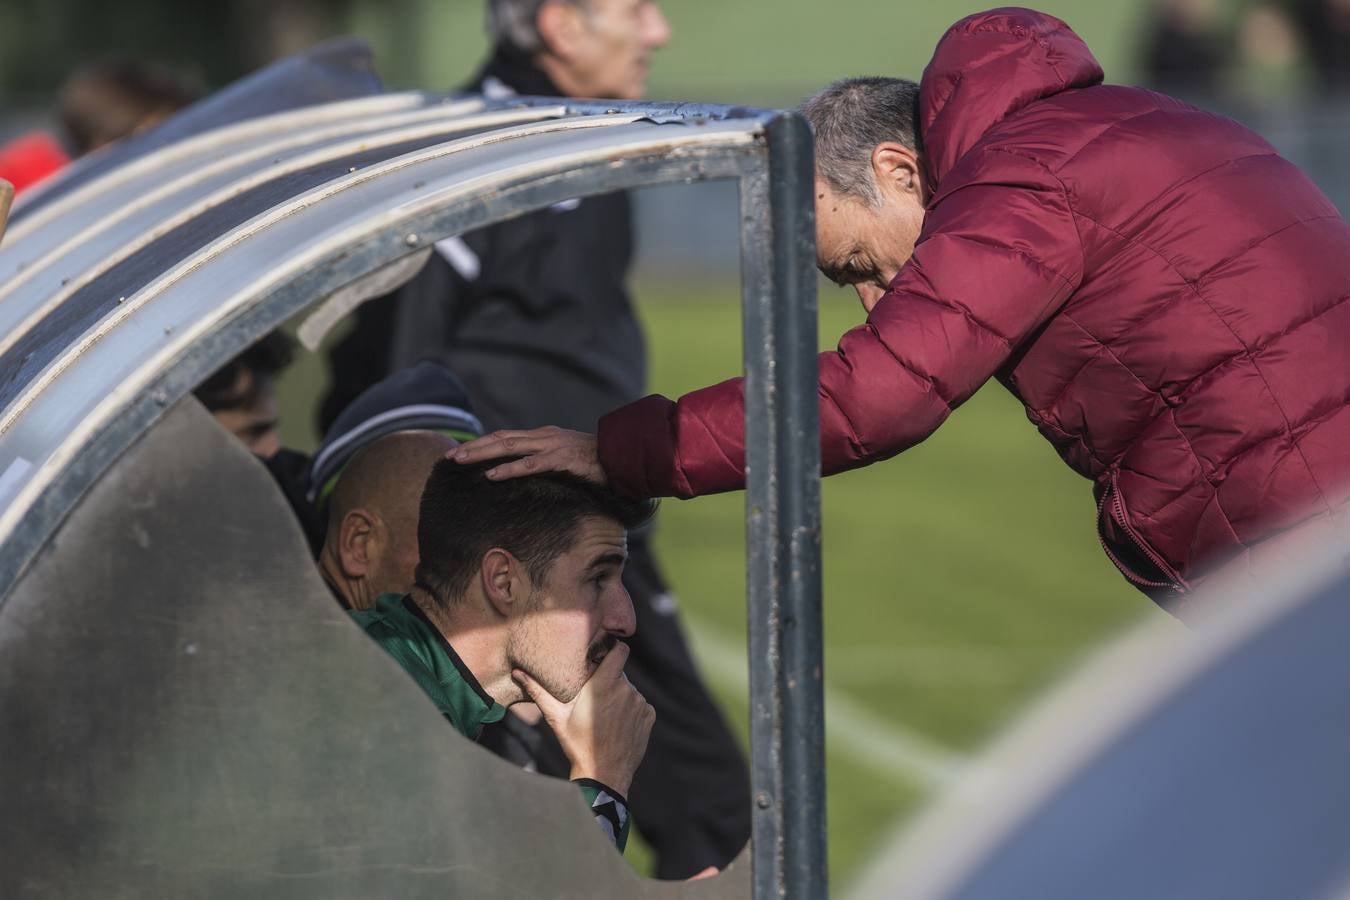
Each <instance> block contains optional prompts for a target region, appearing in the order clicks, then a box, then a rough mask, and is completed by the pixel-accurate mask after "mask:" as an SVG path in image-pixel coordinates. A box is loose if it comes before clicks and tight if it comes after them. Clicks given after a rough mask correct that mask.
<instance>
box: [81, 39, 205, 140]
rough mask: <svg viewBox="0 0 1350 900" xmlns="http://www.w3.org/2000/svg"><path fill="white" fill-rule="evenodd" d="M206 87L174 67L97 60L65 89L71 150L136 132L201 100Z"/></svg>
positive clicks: (132, 61) (128, 61) (83, 69)
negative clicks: (185, 76) (191, 81)
mask: <svg viewBox="0 0 1350 900" xmlns="http://www.w3.org/2000/svg"><path fill="white" fill-rule="evenodd" d="M201 93H202V92H201V91H200V90H199V89H198V88H197V87H196V86H195V85H192V84H190V83H189V82H187V81H186V80H185V79H183V78H182V77H181V76H179V75H178V74H177V73H176V72H174V71H173V70H171V69H168V68H166V67H164V66H160V65H155V64H153V63H144V62H137V61H135V60H110V61H107V62H99V63H92V64H90V65H88V66H85V67H84V68H82V69H80V70H79V71H78V72H76V73H75V74H74V75H72V76H71V77H70V80H69V81H67V82H66V84H65V87H63V88H62V89H61V100H60V109H59V111H58V116H59V118H60V120H61V126H62V128H63V129H64V130H65V132H66V136H67V137H68V138H69V139H70V146H71V150H73V151H74V153H75V155H76V156H83V155H84V154H86V153H88V152H89V151H90V150H93V149H95V148H97V147H101V146H102V145H104V144H106V143H109V142H110V141H115V140H118V139H119V138H124V137H128V136H129V135H131V134H134V133H135V132H136V131H137V130H138V129H140V128H141V127H143V126H144V125H145V124H146V123H147V122H149V121H153V120H154V119H156V118H167V117H168V116H171V115H173V114H174V113H176V112H177V111H178V110H180V109H182V108H183V107H185V106H187V105H188V104H190V103H193V102H195V101H196V100H197V99H198V98H199V97H200V96H201Z"/></svg>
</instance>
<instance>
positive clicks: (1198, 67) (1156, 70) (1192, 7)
mask: <svg viewBox="0 0 1350 900" xmlns="http://www.w3.org/2000/svg"><path fill="white" fill-rule="evenodd" d="M1219 12H1220V10H1219V3H1218V0H1154V2H1153V9H1152V21H1151V22H1150V23H1149V25H1148V27H1147V30H1146V31H1145V35H1144V39H1143V44H1142V48H1141V52H1140V68H1141V69H1142V72H1141V74H1142V75H1143V77H1144V80H1145V82H1146V83H1147V84H1148V85H1150V86H1151V87H1155V88H1157V89H1158V90H1160V91H1162V92H1164V93H1169V94H1175V95H1177V96H1179V97H1183V98H1190V97H1194V96H1210V95H1213V94H1215V93H1216V92H1217V91H1218V89H1219V83H1220V80H1221V78H1222V76H1223V69H1224V63H1225V53H1224V37H1223V32H1222V27H1221V26H1222V23H1221V21H1220V17H1219Z"/></svg>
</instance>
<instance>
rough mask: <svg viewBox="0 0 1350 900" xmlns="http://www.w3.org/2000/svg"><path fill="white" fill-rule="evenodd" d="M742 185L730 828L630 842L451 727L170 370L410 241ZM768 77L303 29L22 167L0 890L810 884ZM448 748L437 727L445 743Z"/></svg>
mask: <svg viewBox="0 0 1350 900" xmlns="http://www.w3.org/2000/svg"><path fill="white" fill-rule="evenodd" d="M709 179H733V180H735V181H737V183H738V184H739V186H740V196H741V222H740V225H741V235H742V268H743V285H744V299H743V308H744V323H745V347H746V372H747V375H748V378H749V381H748V384H747V399H748V414H747V428H748V439H749V445H750V448H751V449H750V462H749V467H750V488H749V490H748V493H747V529H748V535H749V538H750V540H749V545H750V546H751V547H752V548H754V549H753V550H752V552H751V556H750V559H749V561H748V564H749V578H748V580H749V584H748V588H747V590H748V609H749V615H750V620H751V623H752V627H751V639H750V641H751V646H750V652H751V658H752V659H754V660H756V661H757V664H756V665H755V666H754V668H753V669H752V672H751V679H752V684H751V693H752V700H753V703H752V706H753V712H752V743H753V751H752V757H753V758H752V775H753V787H754V796H755V801H756V802H755V809H754V835H755V837H754V841H753V844H752V846H753V850H751V851H747V853H746V854H744V855H743V856H742V858H741V859H740V860H738V861H737V862H735V863H733V865H732V866H731V867H730V868H729V869H728V870H727V871H725V872H723V873H722V874H721V875H719V876H718V877H716V878H713V879H709V880H706V881H700V882H697V883H690V884H664V883H656V882H651V881H646V880H644V879H641V878H639V877H638V876H636V875H635V874H634V873H633V872H632V870H631V869H630V868H629V867H628V866H627V864H626V863H625V862H624V861H623V860H622V859H621V858H620V857H618V856H617V855H616V854H615V853H614V851H613V848H612V846H609V845H607V844H606V842H605V840H604V838H603V837H602V835H601V834H600V833H599V832H598V830H597V829H595V828H594V826H593V825H592V824H591V823H590V817H589V816H588V815H587V811H586V810H585V809H584V807H583V806H582V805H581V804H578V803H577V802H576V797H575V791H574V789H573V788H572V787H571V786H570V785H567V784H564V783H562V782H551V781H547V780H544V779H541V778H539V777H538V776H534V775H531V774H528V773H525V772H522V771H518V770H516V769H514V768H513V767H511V766H510V765H508V764H506V763H504V762H502V761H500V760H498V759H496V758H495V757H492V756H491V755H489V754H488V753H486V752H483V751H481V749H478V748H474V747H473V746H471V745H470V744H469V743H468V742H463V745H462V746H461V747H455V746H453V745H452V744H451V742H453V741H459V740H460V739H459V738H458V736H457V735H455V734H454V733H453V730H452V729H450V728H449V727H448V726H446V724H445V723H444V722H443V721H441V720H440V719H439V717H438V716H437V715H436V714H435V712H434V709H433V708H432V706H431V705H430V703H429V702H428V701H427V699H426V698H425V697H423V696H422V695H421V693H420V691H419V689H418V688H417V687H416V686H415V685H414V684H413V683H412V682H411V681H410V680H409V679H407V678H406V676H405V675H404V674H403V673H402V672H401V671H399V670H398V669H397V667H396V666H395V664H394V663H393V662H392V660H390V659H388V658H387V657H386V656H385V655H384V654H383V653H382V652H381V651H380V650H379V648H378V647H376V646H375V645H374V644H373V643H371V642H370V641H368V640H367V639H366V638H365V636H364V635H362V634H361V633H360V631H359V630H358V629H357V628H356V627H355V626H354V625H353V624H352V623H350V622H349V621H347V620H346V617H345V615H344V614H343V613H342V611H341V610H340V609H339V608H338V607H337V606H336V605H335V604H334V603H333V602H332V599H331V597H330V596H329V595H328V593H327V590H326V589H325V587H324V585H323V584H322V582H321V580H320V579H319V576H318V574H317V572H316V571H315V570H314V568H313V566H312V565H310V563H309V560H308V557H307V553H306V548H305V543H304V540H303V538H302V536H301V533H300V531H299V529H298V527H297V526H296V525H295V524H294V523H293V522H292V520H291V515H290V512H289V510H288V508H287V507H286V505H285V502H284V500H283V499H282V497H281V495H280V494H279V492H278V491H277V490H276V488H275V487H274V485H273V484H272V482H271V480H270V478H269V477H268V475H267V474H266V472H265V470H264V469H263V468H262V467H261V465H259V464H258V462H257V461H256V460H254V459H253V458H252V457H250V456H249V454H247V453H246V452H245V451H244V450H243V449H242V448H241V447H240V446H239V445H238V444H237V443H236V442H235V441H233V440H232V439H231V438H230V437H229V435H227V434H226V433H225V432H224V431H223V430H222V429H221V428H219V427H218V426H217V425H216V424H215V422H214V420H213V419H212V418H211V416H209V415H208V414H207V413H206V412H205V411H204V410H203V409H202V408H201V406H200V405H199V404H198V403H197V402H196V401H195V400H194V399H193V398H192V396H191V391H192V389H193V388H194V387H195V386H196V385H197V384H199V383H200V382H201V381H203V380H204V379H205V378H206V377H208V376H209V375H210V374H211V373H213V372H214V371H216V370H217V369H218V368H220V367H221V366H222V365H224V364H225V363H226V362H228V361H229V360H230V359H231V358H232V357H234V356H235V355H236V354H238V353H239V352H240V351H242V350H243V349H245V348H246V347H248V346H249V345H251V344H252V343H254V342H255V341H256V340H258V339H259V338H260V337H262V336H263V335H265V334H266V333H268V332H269V331H271V330H273V329H275V328H277V327H278V326H280V325H282V324H283V323H286V322H288V321H291V320H293V319H296V318H297V317H300V316H302V315H307V318H306V320H305V321H306V324H305V326H304V328H302V335H304V334H306V333H308V334H309V335H310V336H314V335H317V334H321V333H322V332H323V331H324V330H326V328H327V327H328V326H330V325H331V324H332V323H333V322H334V321H336V320H337V319H339V318H341V316H342V314H344V313H345V312H347V311H349V310H350V309H351V308H352V307H353V306H354V305H355V304H357V303H359V302H360V301H361V300H362V299H364V298H366V297H370V296H374V295H376V294H378V293H382V292H384V291H387V290H389V289H390V287H391V286H392V285H395V284H397V283H399V282H400V281H401V280H404V279H406V278H408V277H411V275H412V274H413V273H415V271H416V270H417V268H418V267H419V266H420V264H421V262H422V261H423V260H424V259H425V257H426V255H427V254H428V253H430V252H431V248H432V247H433V246H434V245H435V243H436V242H437V241H439V240H442V239H444V238H447V237H450V236H453V235H456V234H459V233H461V232H464V231H467V230H471V229H474V228H478V227H481V226H484V225H488V224H491V223H493V222H497V221H501V220H503V219H507V218H510V217H512V216H516V215H520V214H522V213H525V212H528V211H531V210H536V209H540V208H543V207H547V206H549V205H551V204H554V203H558V202H562V201H566V200H568V199H571V198H575V197H580V196H585V195H590V194H598V193H604V192H609V191H615V190H623V189H631V188H638V187H642V186H645V185H657V184H672V183H685V182H697V181H704V180H709ZM811 185H812V168H811V150H810V135H809V131H808V129H807V127H806V125H805V124H804V122H803V120H802V119H801V118H800V117H798V116H797V115H795V114H791V113H783V112H776V111H765V110H750V109H735V108H728V107H714V106H701V105H694V104H640V103H639V104H634V103H606V102H601V103H592V102H571V101H560V100H557V99H547V100H545V99H531V98H513V99H510V100H504V101H493V100H487V99H484V98H481V97H464V96H453V97H452V96H441V95H431V94H425V93H389V92H385V91H383V90H382V89H381V88H380V85H379V82H378V79H376V78H375V77H374V75H373V72H372V66H371V60H370V56H369V52H368V50H367V48H366V47H365V46H364V45H363V44H361V43H360V42H352V41H346V42H339V43H335V44H330V45H325V46H322V47H320V48H317V49H316V50H315V51H312V52H311V53H309V54H306V55H304V56H301V57H298V58H295V59H291V60H287V61H284V62H282V63H279V64H277V65H276V66H273V67H271V68H270V69H267V70H263V71H262V72H260V73H258V74H256V75H254V76H252V77H250V78H248V79H245V80H244V81H243V82H240V83H238V84H236V85H234V86H232V87H230V88H227V89H226V90H225V91H222V92H221V93H219V94H217V95H213V96H212V97H209V98H206V99H205V100H204V101H202V102H201V103H199V104H197V105H195V106H193V107H190V108H189V109H187V110H185V111H184V112H183V113H181V114H180V115H178V116H176V117H174V118H173V119H170V120H169V121H167V122H166V123H164V124H163V125H162V126H160V127H159V128H157V129H155V130H153V131H150V132H147V133H146V134H144V135H140V136H138V137H135V138H132V139H130V140H128V141H126V142H125V143H123V144H120V145H117V146H115V147H112V148H110V149H109V150H108V151H106V152H105V153H100V154H94V155H93V156H91V157H88V158H86V159H84V160H81V161H79V162H77V163H76V164H74V165H73V166H72V167H71V168H70V169H69V170H67V171H66V172H64V173H63V174H62V175H60V176H59V177H57V178H55V179H53V180H52V181H51V182H49V183H47V184H45V185H43V186H42V187H40V188H37V189H34V190H33V191H32V192H30V194H29V195H26V196H25V197H24V198H23V199H22V200H21V201H19V203H18V204H17V206H16V208H15V209H14V211H13V215H12V218H11V221H10V231H9V234H8V235H7V236H6V239H5V243H4V245H3V247H0V760H2V761H3V762H2V763H0V808H3V809H4V810H5V811H6V813H5V815H4V816H3V817H0V830H3V836H0V894H2V895H4V896H6V897H72V896H127V897H132V896H137V897H139V896H173V897H198V896H201V897H205V896H210V897H249V898H256V897H269V896H273V897H285V898H299V897H316V898H317V897H323V898H334V897H352V898H358V897H360V898H366V897H381V896H383V897H401V898H415V897H437V898H441V897H447V896H451V897H475V898H490V897H600V898H603V897H611V898H616V900H618V898H624V900H631V898H642V897H651V898H658V897H677V896H679V897H685V896H687V897H703V898H724V897H725V898H733V897H734V898H743V897H747V896H752V895H753V896H757V897H768V896H782V895H783V894H784V893H786V894H788V895H791V896H823V894H824V885H825V865H824V861H825V854H824V847H825V832H824V821H823V811H824V788H823V781H824V779H823V777H822V775H823V727H822V710H821V691H820V679H821V668H820V615H819V609H820V606H819V600H820V568H819V494H818V476H817V474H816V473H817V472H818V471H819V463H818V455H817V454H818V450H817V449H816V447H817V444H818V441H817V440H816V433H817V420H816V405H815V389H814V377H815V362H814V355H815V347H816V338H815V323H816V308H815V277H816V276H815V272H814V268H813V265H814V230H813V211H812V199H811ZM458 751H463V752H458Z"/></svg>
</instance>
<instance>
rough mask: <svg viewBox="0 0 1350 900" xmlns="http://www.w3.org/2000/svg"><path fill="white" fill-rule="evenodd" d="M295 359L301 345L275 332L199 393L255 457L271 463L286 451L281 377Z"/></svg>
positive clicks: (217, 419) (218, 420) (204, 382)
mask: <svg viewBox="0 0 1350 900" xmlns="http://www.w3.org/2000/svg"><path fill="white" fill-rule="evenodd" d="M294 357H295V341H294V340H293V339H292V338H291V337H290V336H289V335H287V334H286V333H285V332H281V331H274V332H272V333H271V334H269V335H267V336H266V337H264V338H263V339H262V340H260V341H258V342H257V343H256V344H254V345H253V346H252V347H249V348H248V349H247V350H245V351H244V352H243V353H240V354H239V355H238V356H236V357H235V358H234V359H232V360H230V361H229V363H227V364H226V365H225V367H224V368H222V369H220V370H219V371H218V372H216V373H215V374H214V375H212V376H211V377H210V378H208V379H206V380H205V381H203V382H202V383H201V384H199V385H198V386H197V388H196V389H195V390H194V391H193V394H194V395H195V396H196V397H197V399H198V400H199V401H201V403H202V405H203V406H205V407H206V409H207V411H208V412H209V413H211V415H213V416H215V418H216V421H217V422H219V423H220V425H221V427H223V428H224V429H225V430H226V431H228V432H230V434H232V435H234V436H235V437H237V438H238V439H239V441H240V442H241V443H242V444H243V445H244V446H245V447H247V448H248V450H249V452H250V453H252V454H254V455H255V456H260V457H262V458H263V459H269V458H271V457H272V456H274V455H276V453H277V451H279V450H280V449H281V437H280V435H279V434H278V433H277V424H278V419H279V417H280V414H279V412H278V409H277V386H276V382H277V376H278V375H280V374H281V372H282V370H284V369H285V368H286V367H287V366H289V365H290V364H291V361H292V360H293V359H294Z"/></svg>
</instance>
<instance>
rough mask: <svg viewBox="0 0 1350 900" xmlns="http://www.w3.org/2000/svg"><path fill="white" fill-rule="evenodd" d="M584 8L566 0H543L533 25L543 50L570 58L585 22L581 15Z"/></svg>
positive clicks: (584, 11)
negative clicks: (541, 42)
mask: <svg viewBox="0 0 1350 900" xmlns="http://www.w3.org/2000/svg"><path fill="white" fill-rule="evenodd" d="M584 15H586V10H584V9H582V7H581V5H580V4H577V3H568V2H566V0H544V4H543V5H542V6H540V7H539V13H538V16H537V17H536V18H535V27H536V28H538V29H539V38H540V40H542V41H543V43H544V50H545V52H547V53H552V54H553V55H554V56H556V57H558V58H559V59H562V60H568V59H571V58H572V56H573V55H574V49H573V48H574V47H575V46H576V43H577V40H578V38H579V37H580V36H581V32H582V29H583V28H584V27H585V23H584V22H582V16H584Z"/></svg>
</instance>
